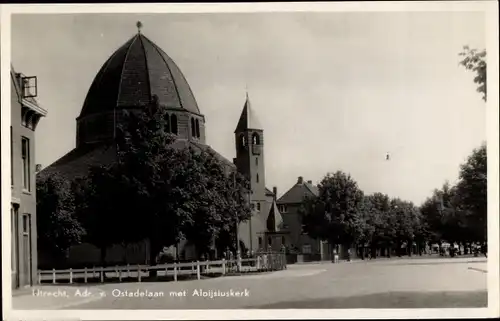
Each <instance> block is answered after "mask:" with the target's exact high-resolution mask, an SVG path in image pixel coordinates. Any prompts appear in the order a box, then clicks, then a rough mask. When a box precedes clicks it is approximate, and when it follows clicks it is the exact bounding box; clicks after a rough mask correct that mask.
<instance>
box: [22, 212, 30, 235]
mask: <svg viewBox="0 0 500 321" xmlns="http://www.w3.org/2000/svg"><path fill="white" fill-rule="evenodd" d="M29 218H30V217H29V214H26V213H25V214H23V234H28V232H29V221H30V220H29Z"/></svg>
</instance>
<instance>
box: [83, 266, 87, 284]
mask: <svg viewBox="0 0 500 321" xmlns="http://www.w3.org/2000/svg"><path fill="white" fill-rule="evenodd" d="M83 278H84V280H85V283H87V267H85V269H84V270H83Z"/></svg>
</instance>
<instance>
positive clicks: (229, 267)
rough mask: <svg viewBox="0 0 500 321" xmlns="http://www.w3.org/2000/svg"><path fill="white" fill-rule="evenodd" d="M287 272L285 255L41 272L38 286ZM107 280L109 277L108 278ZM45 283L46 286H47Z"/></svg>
mask: <svg viewBox="0 0 500 321" xmlns="http://www.w3.org/2000/svg"><path fill="white" fill-rule="evenodd" d="M283 269H286V257H285V255H284V254H281V253H279V254H274V253H272V254H263V255H259V256H257V257H254V258H245V259H239V260H238V259H234V260H225V259H222V260H219V261H201V262H200V261H196V262H188V263H170V264H160V265H126V266H111V267H93V268H83V269H66V270H56V269H52V270H39V271H38V283H42V282H43V283H46V282H52V283H53V284H57V283H58V282H64V283H68V282H69V284H73V283H75V280H77V281H81V280H82V279H83V282H84V283H88V281H89V279H91V280H96V279H98V280H99V282H101V283H103V282H104V281H105V279H106V281H110V279H115V280H116V279H117V280H118V281H119V282H122V280H124V279H130V278H132V279H137V281H138V282H141V280H142V279H143V278H144V277H148V276H149V273H150V272H151V271H156V275H157V276H164V277H167V276H173V279H174V281H177V278H178V276H185V275H196V276H197V279H198V280H200V278H201V276H202V275H208V274H221V275H226V274H228V273H234V272H242V273H245V272H264V271H277V270H283ZM105 276H106V277H105ZM44 281H45V282H44Z"/></svg>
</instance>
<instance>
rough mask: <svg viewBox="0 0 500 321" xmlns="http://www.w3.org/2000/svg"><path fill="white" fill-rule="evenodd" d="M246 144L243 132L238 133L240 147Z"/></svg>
mask: <svg viewBox="0 0 500 321" xmlns="http://www.w3.org/2000/svg"><path fill="white" fill-rule="evenodd" d="M246 146H247V138H246V136H245V134H241V135H240V147H246Z"/></svg>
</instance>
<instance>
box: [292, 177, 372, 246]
mask: <svg viewBox="0 0 500 321" xmlns="http://www.w3.org/2000/svg"><path fill="white" fill-rule="evenodd" d="M318 189H319V196H318V197H317V198H313V199H307V200H306V201H305V203H304V205H303V207H302V209H301V213H302V214H303V217H304V221H303V222H304V224H305V231H306V232H307V233H308V234H309V235H310V236H312V237H314V238H319V239H323V240H328V241H329V242H330V243H331V244H334V245H337V244H346V245H347V244H348V245H350V244H352V243H353V242H357V241H358V240H360V239H362V238H363V232H364V231H363V229H364V224H363V219H362V216H361V213H360V207H361V203H362V202H363V192H362V191H361V190H360V189H359V187H358V185H357V183H356V182H355V181H354V180H353V179H352V178H351V176H350V175H348V174H345V173H343V172H341V171H337V172H336V173H334V174H328V175H326V176H325V177H324V178H323V180H322V181H321V182H320V184H319V185H318Z"/></svg>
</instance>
